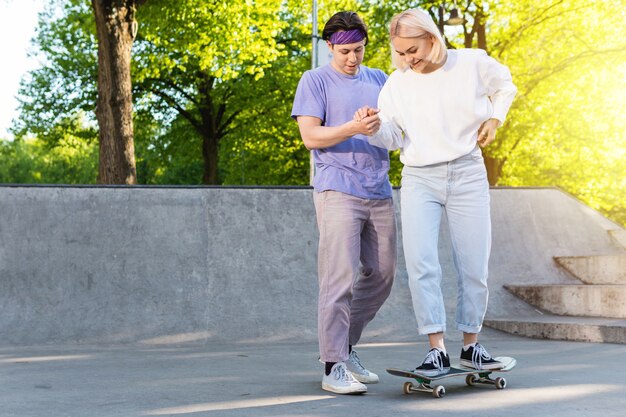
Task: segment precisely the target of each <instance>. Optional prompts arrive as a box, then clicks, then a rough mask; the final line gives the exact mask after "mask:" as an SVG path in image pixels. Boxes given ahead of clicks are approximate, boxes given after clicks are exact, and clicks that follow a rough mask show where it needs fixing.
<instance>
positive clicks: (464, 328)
mask: <svg viewBox="0 0 626 417" xmlns="http://www.w3.org/2000/svg"><path fill="white" fill-rule="evenodd" d="M456 328H457V330H460V331H462V332H463V333H480V331H481V330H482V328H483V326H482V325H478V326H470V325H467V324H460V323H457V324H456Z"/></svg>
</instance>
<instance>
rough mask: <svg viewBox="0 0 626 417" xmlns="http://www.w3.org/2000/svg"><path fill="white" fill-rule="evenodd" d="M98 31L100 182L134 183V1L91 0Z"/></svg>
mask: <svg viewBox="0 0 626 417" xmlns="http://www.w3.org/2000/svg"><path fill="white" fill-rule="evenodd" d="M91 3H92V6H93V10H94V15H95V18H96V30H97V35H98V101H97V106H96V117H97V119H98V126H99V128H100V132H99V139H100V167H99V170H98V182H99V183H101V184H136V183H137V172H136V167H135V145H134V139H133V119H132V118H133V113H132V91H131V77H130V62H131V47H132V44H133V38H134V33H133V32H134V31H133V29H134V27H136V26H135V25H136V23H133V22H134V14H135V7H136V2H135V1H130V0H126V1H124V0H108V1H107V0H92V2H91Z"/></svg>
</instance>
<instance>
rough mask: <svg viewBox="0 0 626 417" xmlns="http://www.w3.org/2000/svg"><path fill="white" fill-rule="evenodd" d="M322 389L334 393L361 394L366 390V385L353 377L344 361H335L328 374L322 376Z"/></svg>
mask: <svg viewBox="0 0 626 417" xmlns="http://www.w3.org/2000/svg"><path fill="white" fill-rule="evenodd" d="M322 389H323V390H326V391H330V392H334V393H336V394H361V393H364V392H367V387H366V386H365V385H363V384H361V383H360V382H359V381H357V380H356V379H354V377H353V376H352V374H351V373H350V371H348V368H346V364H345V363H344V362H337V363H336V364H335V365H333V367H332V369H331V370H330V374H329V375H326V373H324V377H323V378H322Z"/></svg>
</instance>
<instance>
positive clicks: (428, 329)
mask: <svg viewBox="0 0 626 417" xmlns="http://www.w3.org/2000/svg"><path fill="white" fill-rule="evenodd" d="M445 331H446V325H445V324H431V325H428V326H423V327H418V328H417V333H418V334H433V333H445Z"/></svg>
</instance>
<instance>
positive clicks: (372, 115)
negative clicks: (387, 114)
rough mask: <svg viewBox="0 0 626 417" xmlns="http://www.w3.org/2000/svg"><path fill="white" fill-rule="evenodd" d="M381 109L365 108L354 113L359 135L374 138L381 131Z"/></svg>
mask: <svg viewBox="0 0 626 417" xmlns="http://www.w3.org/2000/svg"><path fill="white" fill-rule="evenodd" d="M378 112H380V109H374V108H371V107H369V106H363V107H361V108H360V109H358V110H357V111H356V112H355V113H354V117H353V121H354V122H355V123H356V124H357V130H358V133H361V134H363V135H367V136H372V135H373V134H375V133H376V132H378V130H379V129H380V117H379V116H378Z"/></svg>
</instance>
